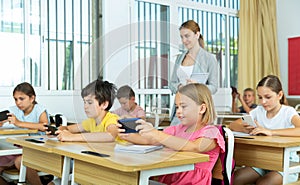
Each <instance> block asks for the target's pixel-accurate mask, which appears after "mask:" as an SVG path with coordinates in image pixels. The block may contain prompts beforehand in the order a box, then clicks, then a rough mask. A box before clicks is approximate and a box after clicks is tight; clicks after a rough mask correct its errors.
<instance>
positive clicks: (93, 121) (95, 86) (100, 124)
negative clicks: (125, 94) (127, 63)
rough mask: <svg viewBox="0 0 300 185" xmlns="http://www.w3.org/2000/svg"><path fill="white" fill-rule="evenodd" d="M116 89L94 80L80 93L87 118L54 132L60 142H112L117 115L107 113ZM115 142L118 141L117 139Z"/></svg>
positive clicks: (115, 134)
mask: <svg viewBox="0 0 300 185" xmlns="http://www.w3.org/2000/svg"><path fill="white" fill-rule="evenodd" d="M115 95H116V87H115V85H114V84H112V83H109V82H108V81H102V80H95V81H93V82H91V83H90V84H88V85H87V86H86V87H85V88H84V89H82V91H81V97H82V98H83V102H84V111H85V113H86V115H87V117H88V119H87V120H84V121H83V122H82V123H81V124H74V125H69V126H61V127H59V129H58V130H57V131H56V132H55V133H56V134H58V135H57V138H58V140H60V141H91V142H92V141H95V142H113V141H115V139H116V138H117V135H118V127H117V126H116V124H117V120H118V119H119V117H118V115H116V114H112V113H110V112H109V109H110V108H111V107H112V105H113V102H114V99H115ZM117 140H119V139H118V138H117Z"/></svg>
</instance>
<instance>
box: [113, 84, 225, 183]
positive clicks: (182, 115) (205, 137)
mask: <svg viewBox="0 0 300 185" xmlns="http://www.w3.org/2000/svg"><path fill="white" fill-rule="evenodd" d="M175 105H176V115H177V117H178V118H179V120H180V122H181V124H179V125H176V126H170V127H168V128H166V129H165V130H164V131H163V132H161V131H158V130H156V129H155V128H153V126H152V124H151V123H147V122H145V121H144V120H138V121H137V122H139V123H141V125H138V126H137V127H136V129H137V130H140V131H139V134H132V133H131V134H124V133H120V134H119V136H120V137H121V138H122V139H125V140H127V141H129V142H132V143H135V144H162V145H164V146H166V147H168V148H172V149H174V150H178V151H189V152H197V153H203V154H208V155H209V156H210V159H209V161H208V162H202V163H197V164H195V169H194V170H192V171H187V172H179V173H175V174H168V175H162V176H160V177H159V178H158V179H159V181H160V182H162V183H166V184H174V185H175V184H181V185H182V184H201V185H210V184H211V179H212V168H213V166H214V165H215V163H216V161H217V159H218V157H219V154H220V153H221V152H224V151H225V142H224V139H223V136H222V135H221V134H220V132H219V130H218V128H217V127H215V126H213V125H210V124H212V123H213V121H214V119H215V117H216V113H215V110H214V106H213V105H214V104H213V101H212V96H211V93H210V91H209V89H208V88H207V87H206V85H203V84H197V83H192V84H188V85H185V86H183V87H181V88H180V89H179V90H178V92H177V94H176V97H175ZM119 131H120V132H124V130H123V129H119Z"/></svg>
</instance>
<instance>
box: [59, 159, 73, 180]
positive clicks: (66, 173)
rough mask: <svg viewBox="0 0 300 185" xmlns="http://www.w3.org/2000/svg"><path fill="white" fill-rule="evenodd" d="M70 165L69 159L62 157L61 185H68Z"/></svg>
mask: <svg viewBox="0 0 300 185" xmlns="http://www.w3.org/2000/svg"><path fill="white" fill-rule="evenodd" d="M70 165H71V158H69V157H64V165H63V172H62V177H61V184H62V185H68V182H69V175H70Z"/></svg>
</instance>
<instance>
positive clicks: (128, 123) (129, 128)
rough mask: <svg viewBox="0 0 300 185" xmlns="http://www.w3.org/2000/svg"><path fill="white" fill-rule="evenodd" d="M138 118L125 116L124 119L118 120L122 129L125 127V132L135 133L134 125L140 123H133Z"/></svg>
mask: <svg viewBox="0 0 300 185" xmlns="http://www.w3.org/2000/svg"><path fill="white" fill-rule="evenodd" d="M139 119H140V118H125V119H119V120H118V122H119V123H120V124H121V125H122V127H121V128H122V129H125V133H137V132H138V131H137V130H135V127H136V126H137V125H140V123H135V122H136V120H139Z"/></svg>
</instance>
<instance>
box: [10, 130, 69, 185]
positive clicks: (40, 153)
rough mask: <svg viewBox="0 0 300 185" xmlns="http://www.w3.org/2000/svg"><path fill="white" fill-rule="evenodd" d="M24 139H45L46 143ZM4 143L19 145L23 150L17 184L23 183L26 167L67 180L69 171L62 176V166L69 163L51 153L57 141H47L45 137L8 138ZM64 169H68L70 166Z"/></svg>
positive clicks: (57, 143)
mask: <svg viewBox="0 0 300 185" xmlns="http://www.w3.org/2000/svg"><path fill="white" fill-rule="evenodd" d="M26 138H45V139H44V140H45V141H46V142H45V143H41V144H40V143H33V142H29V141H25V139H26ZM6 141H7V142H10V143H14V144H17V145H20V146H22V148H23V153H22V154H23V155H22V165H21V169H20V175H19V182H25V177H26V166H28V167H31V168H33V169H36V170H38V171H42V172H46V173H49V174H52V175H55V176H57V177H64V178H67V179H68V176H69V173H68V172H69V171H66V173H68V174H67V175H66V174H63V167H64V166H63V165H70V161H66V162H65V161H64V157H63V156H61V155H59V154H55V153H53V148H54V147H56V146H57V145H59V144H60V142H59V141H54V140H47V136H34V137H32V136H23V137H9V138H7V139H6ZM67 162H68V163H67ZM65 163H66V164H65ZM66 169H70V166H69V167H68V168H67V167H66Z"/></svg>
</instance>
